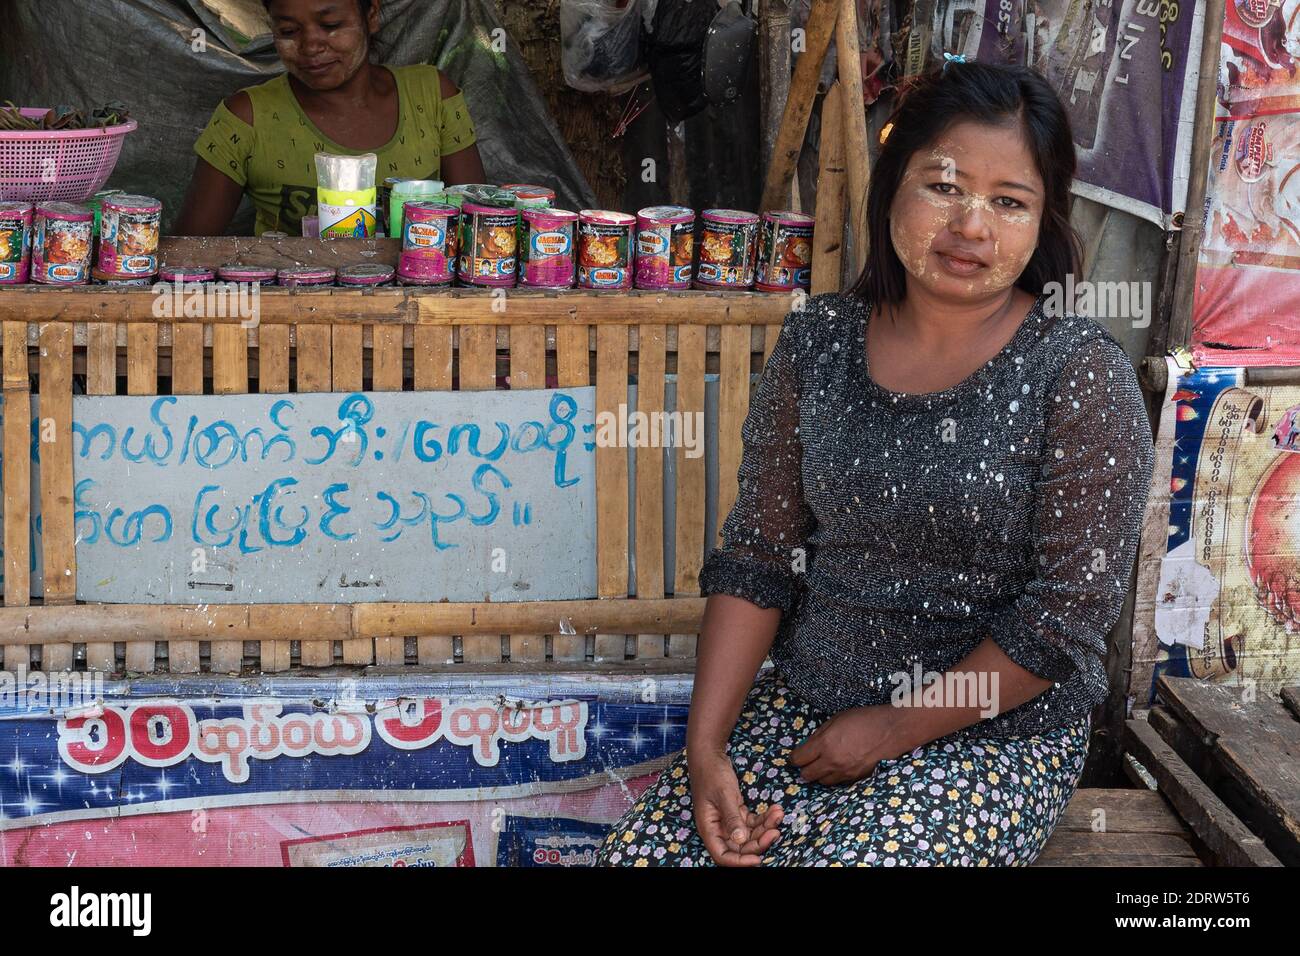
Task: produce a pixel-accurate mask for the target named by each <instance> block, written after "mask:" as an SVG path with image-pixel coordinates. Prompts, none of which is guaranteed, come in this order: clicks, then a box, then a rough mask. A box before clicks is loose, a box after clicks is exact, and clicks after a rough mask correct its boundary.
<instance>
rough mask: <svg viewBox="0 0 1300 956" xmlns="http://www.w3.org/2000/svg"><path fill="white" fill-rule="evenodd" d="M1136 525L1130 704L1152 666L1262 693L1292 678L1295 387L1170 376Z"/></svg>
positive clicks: (1298, 444) (1297, 588)
mask: <svg viewBox="0 0 1300 956" xmlns="http://www.w3.org/2000/svg"><path fill="white" fill-rule="evenodd" d="M1156 450H1157V456H1156V462H1157V464H1156V468H1155V473H1154V476H1153V478H1152V491H1151V495H1150V497H1149V499H1148V504H1147V513H1146V516H1145V523H1144V527H1143V532H1142V545H1141V554H1140V557H1139V564H1138V591H1137V610H1136V612H1135V615H1134V629H1133V641H1134V644H1133V672H1132V679H1131V683H1130V685H1129V695H1130V698H1131V699H1132V701H1133V703H1134V704H1135V706H1139V707H1147V706H1149V705H1150V704H1151V702H1152V700H1153V695H1154V692H1155V680H1156V678H1157V677H1158V676H1159V675H1161V674H1168V675H1169V676H1173V677H1194V678H1200V679H1202V680H1207V681H1215V682H1222V683H1229V684H1244V683H1247V682H1253V683H1254V684H1255V686H1256V688H1257V690H1259V691H1264V690H1273V691H1276V690H1277V689H1279V688H1280V687H1282V686H1284V685H1289V684H1295V683H1296V682H1297V680H1300V513H1298V512H1297V510H1296V508H1295V502H1296V500H1297V496H1298V495H1300V387H1297V386H1249V387H1248V386H1246V385H1245V371H1244V369H1240V368H1235V369H1230V368H1201V369H1196V370H1194V371H1193V370H1187V369H1182V368H1180V367H1179V366H1178V365H1176V364H1175V363H1174V361H1173V360H1172V359H1170V360H1169V384H1168V387H1167V391H1166V395H1165V401H1164V404H1163V408H1162V413H1161V417H1160V431H1159V435H1158V437H1157V440H1156Z"/></svg>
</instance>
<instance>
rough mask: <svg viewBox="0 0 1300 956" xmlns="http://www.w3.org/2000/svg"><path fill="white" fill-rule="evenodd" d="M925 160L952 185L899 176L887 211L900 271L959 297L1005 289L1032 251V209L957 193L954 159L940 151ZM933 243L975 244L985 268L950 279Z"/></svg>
mask: <svg viewBox="0 0 1300 956" xmlns="http://www.w3.org/2000/svg"><path fill="white" fill-rule="evenodd" d="M929 158H930V159H931V160H934V161H935V162H938V163H939V164H940V165H942V166H944V175H942V176H941V177H940V180H941V181H942V182H945V183H952V188H951V191H948V192H945V191H941V190H940V189H938V188H935V187H934V184H933V182H932V180H933V179H934V176H933V175H932V174H930V173H928V172H927V173H921V172H919V171H917V170H915V169H913V170H909V172H908V173H907V174H906V175H905V176H904V177H903V181H902V182H901V183H900V184H899V189H898V192H897V193H896V194H895V197H894V205H893V207H892V209H891V211H890V238H891V240H892V241H893V245H894V251H895V253H896V254H897V255H898V259H899V261H900V262H901V263H902V264H903V268H904V269H906V270H907V272H908V273H909V274H910V275H912V276H913V277H914V278H915V279H917V280H918V281H920V282H922V283H923V284H925V285H926V286H928V287H933V288H935V289H947V290H951V291H959V292H960V293H961V294H963V295H986V294H988V293H991V292H997V291H1001V290H1004V289H1007V288H1009V287H1010V286H1011V285H1013V284H1014V283H1015V281H1016V279H1017V278H1018V277H1019V276H1020V274H1021V273H1022V272H1023V271H1024V269H1025V267H1026V266H1027V265H1028V264H1029V260H1030V259H1032V258H1033V254H1034V250H1035V249H1036V248H1037V245H1038V218H1039V217H1038V213H1037V211H1036V210H1035V209H1032V208H1024V207H1014V206H1008V205H1006V204H1004V203H1001V202H997V201H995V200H997V199H998V198H1000V197H999V196H989V195H985V194H983V193H977V192H972V191H969V190H966V191H959V190H958V187H957V186H956V183H955V179H956V176H955V171H956V163H955V161H953V160H951V158H950V156H949V155H947V154H944V153H943V152H941V151H933V152H932V155H931V156H930V157H929ZM972 217H974V218H972ZM946 232H950V233H952V235H951V236H945V235H944V234H945V233H946ZM936 245H937V246H938V247H939V248H940V249H942V248H951V247H952V246H954V245H959V246H967V247H969V246H972V245H975V246H978V247H980V248H981V250H982V251H981V252H980V253H979V255H980V258H981V259H982V260H983V261H984V262H985V267H984V268H983V269H981V270H979V271H978V272H976V273H975V274H973V275H971V276H969V277H963V276H958V275H954V274H952V273H951V272H950V271H948V270H946V269H944V268H942V267H941V264H940V263H939V262H938V261H937V258H936V256H935V255H934V253H935V252H936V249H935V246H936Z"/></svg>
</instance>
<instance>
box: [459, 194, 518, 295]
mask: <svg viewBox="0 0 1300 956" xmlns="http://www.w3.org/2000/svg"><path fill="white" fill-rule="evenodd" d="M498 191H499V190H498ZM518 245H519V210H517V209H515V208H513V207H510V208H502V207H501V206H497V205H484V204H482V203H479V202H474V201H472V200H471V199H469V198H468V194H467V196H466V199H465V203H464V205H463V206H461V210H460V243H459V250H458V251H459V268H458V272H459V274H460V281H461V282H463V283H466V284H468V285H487V286H512V285H514V284H515V275H516V269H517V267H518V251H519V250H518Z"/></svg>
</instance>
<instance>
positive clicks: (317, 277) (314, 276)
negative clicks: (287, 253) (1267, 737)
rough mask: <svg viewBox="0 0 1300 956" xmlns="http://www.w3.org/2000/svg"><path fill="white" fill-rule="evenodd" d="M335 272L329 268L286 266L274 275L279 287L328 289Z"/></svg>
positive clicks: (332, 281) (332, 282) (332, 283)
mask: <svg viewBox="0 0 1300 956" xmlns="http://www.w3.org/2000/svg"><path fill="white" fill-rule="evenodd" d="M335 275H336V273H335V271H334V270H333V269H331V268H330V267H329V266H286V267H285V268H283V269H281V270H280V271H279V272H277V273H276V279H277V280H279V283H280V285H282V286H287V287H288V288H290V289H328V288H329V287H330V286H332V285H334V276H335Z"/></svg>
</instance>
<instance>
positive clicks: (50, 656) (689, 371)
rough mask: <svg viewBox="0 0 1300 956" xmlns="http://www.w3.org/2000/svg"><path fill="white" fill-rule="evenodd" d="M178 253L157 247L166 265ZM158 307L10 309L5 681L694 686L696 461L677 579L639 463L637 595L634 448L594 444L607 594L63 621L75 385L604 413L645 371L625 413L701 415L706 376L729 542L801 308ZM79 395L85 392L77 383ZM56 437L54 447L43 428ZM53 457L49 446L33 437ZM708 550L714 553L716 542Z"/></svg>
mask: <svg viewBox="0 0 1300 956" xmlns="http://www.w3.org/2000/svg"><path fill="white" fill-rule="evenodd" d="M164 243H165V244H167V245H168V246H170V251H171V253H172V254H173V255H175V256H177V257H178V258H179V257H180V256H181V254H183V255H184V257H185V258H184V261H188V262H203V263H205V264H219V263H221V262H225V261H231V260H233V259H235V258H239V259H241V260H242V261H244V262H259V261H260V262H266V263H268V264H284V263H288V262H293V261H304V260H309V261H310V260H312V259H313V258H314V259H315V260H316V261H319V260H321V259H325V260H329V261H334V262H338V263H340V264H341V263H343V262H344V261H349V260H350V261H376V260H379V261H383V260H388V261H392V259H394V258H395V257H396V248H395V243H385V242H383V241H379V242H364V241H358V242H355V243H320V242H316V241H314V240H280V241H278V242H276V241H272V240H268V241H260V240H248V239H244V240H236V239H219V240H189V239H175V240H164ZM167 252H168V249H167V248H165V249H164V253H165V254H166V253H167ZM155 301H156V295H155V293H154V291H153V290H151V289H117V288H107V287H103V286H95V287H81V288H44V287H39V286H25V287H15V288H10V289H5V290H3V291H0V323H2V329H3V336H2V341H0V346H2V351H3V376H4V408H5V409H6V410H7V409H11V408H19V409H22V410H23V411H24V413H23V414H20V415H8V414H6V415H4V417H3V448H4V459H3V462H4V469H3V483H4V570H5V578H4V605H3V607H0V650H2V651H3V664H4V668H5V669H6V670H10V671H12V670H14V669H15V668H16V667H18V666H19V665H22V666H25V667H28V668H31V669H38V668H39V669H41V670H46V671H53V670H67V669H73V668H75V669H80V668H81V667H85V668H86V669H90V670H99V671H105V672H122V671H126V672H130V673H150V672H157V671H168V672H171V673H177V674H193V673H199V672H213V673H234V672H241V671H242V672H245V673H247V672H256V671H263V672H283V671H288V670H293V669H297V668H314V667H328V666H335V665H374V666H378V667H423V668H438V669H442V668H447V667H473V666H476V665H482V666H492V665H502V664H510V665H516V664H521V665H529V666H534V667H545V666H573V665H581V663H582V662H587V663H588V664H591V665H602V666H614V667H617V666H625V665H637V666H643V667H648V668H651V669H653V668H655V667H664V668H673V667H675V668H677V669H686V668H689V664H690V661H689V659H690V658H691V657H693V655H694V649H695V635H696V634H697V633H698V630H699V623H700V617H701V615H702V613H703V605H704V601H703V599H701V598H700V597H699V596H698V595H699V591H698V574H699V570H700V565H701V563H702V561H703V557H704V554H705V553H706V550H707V547H706V546H712V542H705V540H704V535H705V512H704V509H705V500H706V488H705V484H706V469H705V459H704V458H703V457H702V456H701V457H697V458H688V457H687V456H686V454H685V449H683V448H678V449H677V450H676V455H677V458H676V467H677V477H676V483H677V484H676V527H675V530H674V532H673V533H674V534H675V542H674V544H675V550H674V553H675V564H676V566H675V567H671V568H665V567H664V566H663V565H664V561H663V553H664V551H663V516H664V487H663V472H662V468H661V467H656V466H657V465H658V464H659V463H660V459H659V458H658V456H655V455H639V456H637V464H636V466H635V467H636V469H637V471H636V476H635V477H636V488H637V502H636V526H635V538H636V548H635V550H636V557H637V560H636V561H635V578H634V580H635V589H634V591H633V592H632V593H631V594H630V593H629V588H628V576H629V566H630V565H629V556H630V552H631V550H632V548H633V544H632V542H630V541H629V534H628V507H629V502H628V488H629V468H628V459H627V449H626V448H616V447H603V446H599V447H597V449H596V502H597V516H596V526H597V534H596V549H597V553H596V568H597V583H598V590H597V593H598V598H597V599H595V600H576V601H531V602H530V601H523V602H508V603H506V602H481V603H445V602H442V603H396V602H376V603H358V604H245V605H201V604H194V605H181V604H162V605H153V604H150V605H137V604H100V603H80V604H78V603H76V601H75V595H76V581H77V562H76V550H75V547H76V546H75V538H74V522H73V467H72V464H73V448H72V428H71V422H72V395H73V392H74V377H75V378H76V379H77V380H78V382H81V381H84V389H85V392H86V393H87V394H91V395H111V394H128V395H155V394H175V395H197V394H231V395H234V394H244V393H249V392H262V393H284V392H290V391H299V392H325V391H335V392H342V391H357V390H376V391H384V390H394V391H395V390H402V389H406V390H411V389H414V390H447V389H456V390H461V391H465V390H476V389H493V388H499V387H502V386H503V385H505V384H506V383H507V382H508V387H510V388H543V387H546V385H547V383H548V376H549V377H550V381H551V382H552V383H554V384H555V386H557V387H561V388H573V387H580V386H588V385H594V386H595V395H596V411H597V414H599V413H600V412H602V411H609V412H613V413H615V414H616V413H617V408H618V405H619V404H620V403H625V402H626V401H627V393H628V386H629V382H630V381H631V380H632V379H631V377H632V376H636V381H637V383H638V389H637V404H638V410H640V411H643V412H647V413H649V412H654V411H663V410H665V409H664V405H665V401H664V376H665V373H668V374H675V375H676V376H677V396H676V402H677V404H676V408H677V410H678V411H681V412H683V413H691V412H701V413H702V412H703V410H704V397H705V376H706V374H717V375H718V384H719V390H718V396H719V399H718V469H717V475H718V488H717V499H716V500H717V514H718V521H717V523H718V524H719V525H720V524H721V521H722V518H724V517H725V516H726V514H727V513H728V512H729V511H730V509H731V506H732V504H733V502H734V501H735V497H736V492H737V470H738V468H739V464H740V454H741V448H742V443H741V437H740V431H741V424H742V423H743V421H744V417H745V415H746V413H747V411H748V406H749V396H750V388H751V381H752V379H751V377H752V376H754V375H755V374H756V373H758V372H760V371H761V370H762V368H763V365H764V363H765V362H766V358H767V356H768V354H770V352H771V349H772V347H773V345H774V344H775V341H776V336H777V333H778V332H779V330H780V326H781V323H782V321H783V320H784V318H785V315H786V314H787V313H788V312H789V311H790V308H791V305H792V300H791V298H790V297H788V296H783V295H766V294H761V293H749V292H737V293H712V292H695V291H692V292H681V293H644V292H633V293H626V294H611V293H591V292H581V291H570V292H558V293H539V292H533V291H528V290H521V289H511V290H508V292H507V293H506V298H505V300H504V302H505V306H504V308H503V307H502V299H501V297H500V296H499V295H494V294H492V293H491V292H488V291H484V290H462V289H456V290H443V291H426V290H416V289H410V288H384V289H374V290H369V291H366V292H356V291H352V290H343V289H335V290H331V291H328V292H308V293H299V292H294V291H290V290H286V289H279V288H268V289H265V290H263V291H262V293H261V297H260V310H259V311H260V316H259V322H258V324H257V325H256V326H255V327H245V326H244V325H241V324H240V319H239V318H238V317H221V316H203V317H194V318H190V317H188V316H187V317H185V319H184V320H183V321H171V320H169V319H159V318H156V317H155V311H154V304H155ZM83 376H84V379H83ZM33 393H35V394H37V395H39V401H40V416H41V423H40V424H41V425H42V429H41V431H42V436H41V441H40V443H39V456H40V473H39V480H40V489H39V494H40V499H39V502H40V512H41V516H42V517H41V537H42V556H43V557H42V560H43V566H42V572H43V580H44V593H43V595H41V596H39V597H36V598H32V597H31V596H30V587H31V577H30V574H29V564H30V561H31V550H30V547H31V541H30V538H29V522H30V516H31V510H32V502H31V501H30V500H29V498H30V495H31V492H30V490H29V489H30V470H29V468H30V460H29V455H30V444H31V441H32V435H31V431H30V426H29V416H28V414H27V413H26V410H27V409H28V408H29V404H30V396H31V395H32V394H33ZM47 425H48V426H50V427H49V428H48V432H47V431H46V429H45V426H47ZM46 438H49V439H50V440H48V441H47V440H45V439H46ZM715 536H716V534H715Z"/></svg>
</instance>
